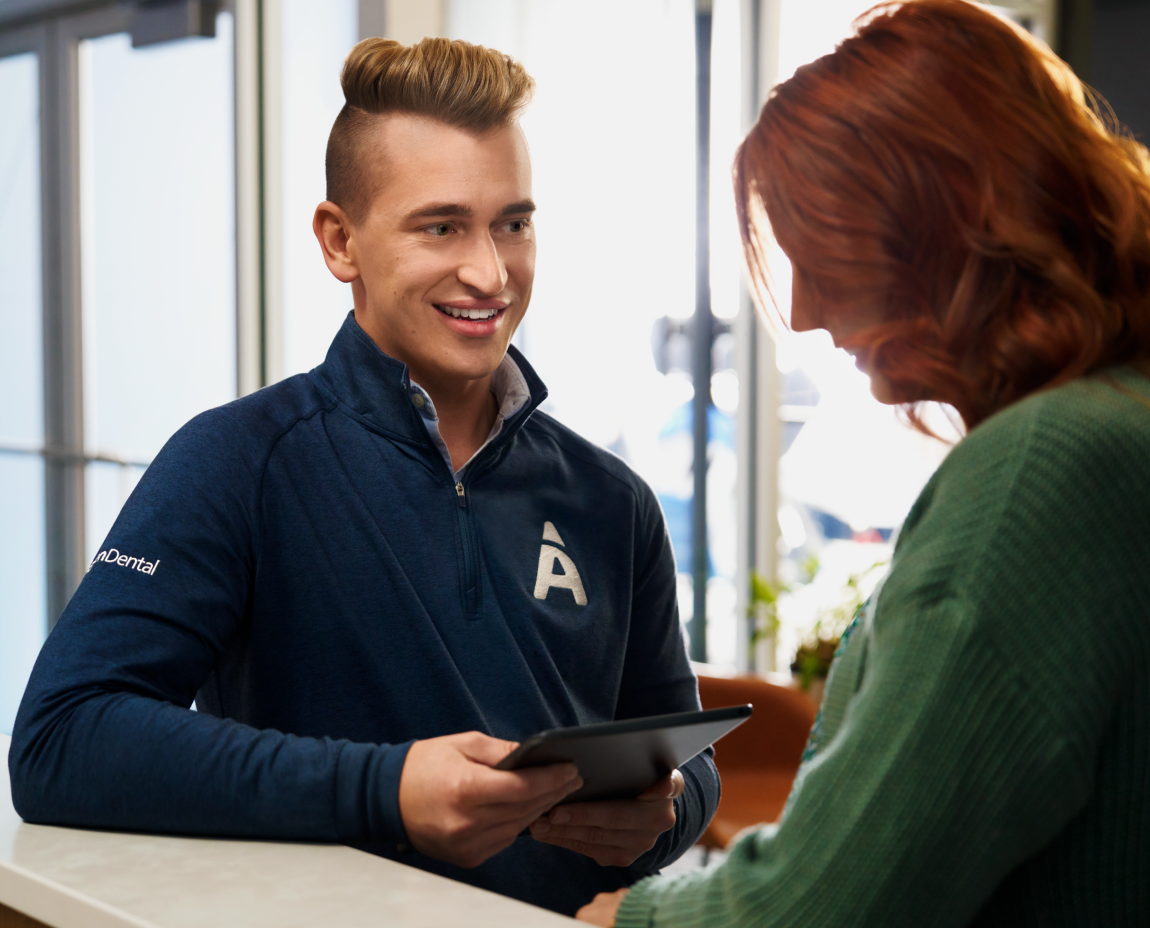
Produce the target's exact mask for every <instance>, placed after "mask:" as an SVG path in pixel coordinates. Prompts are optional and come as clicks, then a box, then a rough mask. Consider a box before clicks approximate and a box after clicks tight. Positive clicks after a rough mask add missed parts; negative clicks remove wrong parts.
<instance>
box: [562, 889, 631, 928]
mask: <svg viewBox="0 0 1150 928" xmlns="http://www.w3.org/2000/svg"><path fill="white" fill-rule="evenodd" d="M628 892H629V890H626V889H617V890H615V892H613V893H599V895H597V896H596V897H595V898H594V899H592V900H591V901H590V902H588V903H587V904H586V905H585V906H583V908H581V909H580V910H579V911H578V912H576V913H575V917H576V918H577V919H579V921H581V922H590V923H591V924H592V925H599V926H600V928H612V926H613V925H614V924H615V916H616V915H618V914H619V903H621V902H622V901H623V897H624V896H626V895H627V893H628Z"/></svg>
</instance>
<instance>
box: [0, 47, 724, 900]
mask: <svg viewBox="0 0 1150 928" xmlns="http://www.w3.org/2000/svg"><path fill="white" fill-rule="evenodd" d="M343 84H344V92H345V95H346V97H347V100H348V104H347V106H346V107H345V108H344V111H343V112H342V113H341V114H340V116H339V118H338V119H337V120H336V123H335V126H334V128H333V129H332V135H331V140H330V142H329V147H328V196H329V199H328V201H326V202H324V203H322V204H320V206H319V208H318V209H317V210H316V215H315V222H314V227H315V232H316V235H317V238H318V239H319V242H320V245H321V247H322V249H323V255H324V259H325V260H326V261H327V264H328V267H329V268H330V269H331V271H332V273H334V274H335V275H336V277H338V278H339V279H340V280H343V281H347V282H350V283H351V285H352V293H353V298H354V303H355V309H354V311H353V312H352V313H351V314H349V317H348V319H347V320H346V321H345V322H344V325H343V328H342V329H341V331H340V332H339V334H338V335H337V336H336V339H335V341H334V342H333V344H332V346H331V350H330V351H329V353H328V356H327V359H326V360H325V362H324V363H323V364H321V365H320V366H319V367H318V368H316V369H315V370H314V371H312V372H311V373H310V374H308V375H306V376H304V375H301V376H297V377H292V378H289V379H288V380H285V381H283V382H282V383H279V384H277V385H275V386H273V387H269V388H267V389H265V390H261V391H259V392H258V393H256V394H254V395H252V396H249V397H245V398H244V399H241V400H238V401H237V402H235V403H231V404H229V405H228V406H225V407H222V408H220V409H216V410H212V411H210V412H207V413H204V414H203V415H201V416H199V417H197V418H196V419H194V420H193V421H192V422H190V423H189V424H188V425H187V426H185V427H184V428H183V429H181V430H180V432H179V433H177V435H176V436H175V437H173V439H172V440H171V441H170V442H169V443H168V445H167V446H166V447H165V448H164V450H163V451H162V452H161V454H160V455H159V457H158V458H157V459H156V461H155V462H154V464H153V465H152V466H151V467H150V468H149V469H148V471H147V473H146V474H145V476H144V479H143V480H142V481H141V482H140V485H139V487H138V488H137V490H136V491H135V492H134V493H133V494H132V498H131V499H130V500H129V502H128V503H127V505H126V506H125V507H124V510H123V512H122V513H121V515H120V518H119V519H118V520H117V522H116V525H115V526H114V528H113V529H112V532H111V534H110V535H109V536H108V539H107V541H106V542H105V544H104V547H103V549H102V551H101V553H100V554H99V555H98V556H97V558H96V560H95V561H94V562H93V564H92V567H91V568H90V571H89V573H88V576H87V577H86V578H85V580H84V582H83V583H82V584H81V586H80V589H79V590H78V591H77V593H76V595H75V597H74V598H73V600H72V602H71V603H70V604H69V606H68V608H67V610H65V613H64V615H63V617H62V618H61V620H60V622H59V623H58V625H57V626H56V628H55V630H54V631H53V633H52V635H51V636H50V638H49V640H48V642H47V644H46V645H45V646H44V650H43V652H42V654H41V656H40V659H39V661H38V662H37V665H36V669H35V671H34V672H33V675H32V679H31V681H30V683H29V685H28V690H27V692H26V694H25V697H24V702H23V705H22V706H21V709H20V714H19V717H18V719H17V724H16V731H15V733H14V736H13V742H12V749H11V754H10V762H9V763H10V767H11V771H12V784H13V798H14V801H15V803H16V808H17V809H18V811H19V812H20V813H21V815H23V816H24V817H25V818H26V819H28V820H30V821H37V822H52V823H60V824H70V825H82V826H92V827H103V828H118V829H139V830H149V831H172V832H180V833H188V834H217V835H219V834H226V835H237V836H252V837H280V838H295V839H312V840H328V841H334V840H339V841H344V842H347V843H351V844H354V845H357V846H361V847H363V848H365V849H367V850H370V851H373V852H375V853H378V854H382V855H384V856H389V857H395V858H397V859H401V860H404V861H406V862H409V863H412V864H414V865H416V866H419V867H423V868H424V869H427V870H431V871H434V872H437V873H442V874H446V875H449V876H452V877H455V878H457V879H462V880H465V881H467V882H470V883H473V884H475V885H478V886H482V887H485V888H488V889H493V890H496V891H498V892H502V893H506V894H508V895H511V896H515V897H517V898H520V899H523V900H526V901H529V902H533V903H536V904H538V905H543V906H547V907H549V908H552V909H556V910H558V911H563V912H568V913H573V912H574V911H575V909H576V908H578V906H579V905H581V904H583V903H584V902H586V901H587V900H588V899H590V898H591V897H592V896H593V895H594V894H595V893H596V892H601V891H606V890H614V889H617V888H619V887H622V886H626V885H629V884H631V883H633V882H634V881H635V880H636V879H638V878H639V877H641V876H643V875H645V874H648V873H650V872H652V871H654V870H656V869H658V868H659V867H660V866H662V865H663V864H665V863H667V862H669V861H670V860H672V859H674V858H675V857H677V856H678V855H679V854H681V853H682V852H683V851H684V850H685V849H686V848H687V847H688V846H690V844H691V843H692V842H693V841H694V840H695V838H696V837H697V836H698V835H699V833H700V832H701V831H702V829H703V828H704V827H705V825H706V823H707V821H708V820H709V819H710V816H711V814H712V813H713V811H714V808H715V805H716V804H717V800H718V778H717V775H716V773H715V769H714V766H713V764H712V762H711V759H710V757H709V756H708V755H702V756H700V757H698V758H696V759H694V760H693V761H691V762H690V763H689V764H687V765H685V767H684V769H683V770H682V771H676V772H675V773H674V774H673V775H672V776H670V777H668V778H667V779H666V780H664V781H663V782H662V783H660V784H657V786H656V787H655V788H653V789H652V790H650V791H648V793H646V794H644V796H643V797H640V798H639V799H636V800H628V801H620V802H600V803H586V804H571V805H567V806H564V805H562V800H563V798H564V797H565V796H567V795H568V794H569V793H571V792H572V791H573V790H575V789H577V788H578V787H579V785H580V783H581V781H580V780H579V778H578V775H577V771H575V770H574V768H573V767H571V766H570V765H557V766H553V767H546V768H538V769H534V770H528V771H522V772H501V771H496V770H494V769H492V767H493V765H494V764H496V763H497V762H498V761H499V760H501V759H502V758H503V757H504V756H505V755H506V754H507V753H508V752H509V751H510V750H511V749H512V747H513V746H514V743H515V742H517V741H518V740H520V739H522V738H524V737H527V736H529V735H531V734H533V733H534V732H536V731H538V730H540V729H544V728H555V727H560V726H566V725H576V724H581V723H588V722H597V721H604V720H609V719H614V718H626V717H635V716H643V715H650V714H656V713H663V712H674V711H680V710H685V709H692V708H696V707H697V706H698V697H697V694H696V683H695V679H694V677H693V675H692V673H691V670H690V666H689V664H688V662H687V659H686V655H685V653H684V650H683V641H682V636H681V633H680V629H679V621H678V617H677V614H676V607H675V582H674V580H675V575H674V564H673V560H672V556H671V548H670V544H669V542H668V539H667V535H666V531H665V529H664V525H663V519H662V515H661V513H660V511H659V508H658V505H657V503H656V502H655V498H654V496H653V494H652V493H651V492H650V490H649V489H648V488H647V487H646V485H644V484H643V482H642V481H641V480H639V479H638V478H637V477H636V476H635V475H634V474H633V473H632V472H631V471H630V470H629V469H628V468H627V467H626V466H625V465H623V464H622V463H621V462H620V461H618V460H617V459H616V458H614V457H612V456H611V455H610V454H607V453H606V452H604V451H601V450H600V449H598V448H595V447H594V446H592V445H590V444H588V443H587V442H586V441H584V440H582V439H580V438H579V437H578V436H576V435H574V434H573V433H571V432H570V431H568V430H567V429H565V428H564V427H562V426H561V425H559V424H558V423H556V422H555V421H553V420H552V419H550V418H548V417H547V416H545V415H543V414H542V413H539V412H538V411H536V409H537V407H538V405H539V404H540V403H541V402H542V401H543V399H544V397H545V396H546V391H545V388H544V386H543V384H542V382H541V381H540V380H539V378H538V377H537V376H536V375H535V373H534V372H533V371H532V370H531V368H530V367H529V366H528V365H527V362H526V361H525V360H524V359H523V357H522V356H521V355H519V354H518V353H517V352H516V351H515V350H514V349H509V347H508V346H509V342H510V339H511V336H512V334H513V333H514V331H515V328H516V326H517V325H518V323H519V321H520V320H521V319H522V318H523V314H524V312H525V311H526V310H527V306H528V303H529V301H530V297H531V285H532V279H533V274H534V258H535V237H534V231H533V227H532V221H531V218H532V213H533V211H534V208H535V207H534V204H533V203H532V201H531V171H530V162H529V158H528V154H527V146H526V144H525V141H524V139H523V135H522V133H521V131H520V129H519V126H518V123H517V121H516V120H517V114H518V112H519V110H520V109H521V108H522V106H523V105H524V104H525V103H526V102H527V99H528V97H529V95H530V91H531V86H532V85H531V80H530V78H529V77H528V76H527V75H526V73H525V72H524V71H523V70H522V68H521V67H520V66H519V65H518V64H516V63H515V62H513V61H511V60H509V59H507V58H506V57H505V56H502V55H500V54H498V53H496V52H492V51H489V50H486V49H481V48H478V47H475V46H470V45H467V44H465V43H460V42H449V41H447V40H444V39H427V40H424V41H423V42H422V43H420V44H419V45H417V46H413V47H410V48H405V47H403V46H399V45H398V44H396V43H394V42H385V41H383V40H379V39H375V40H369V41H367V42H364V43H361V44H360V45H359V46H357V47H356V49H355V50H353V51H352V53H351V55H350V56H349V58H348V61H347V64H346V66H345V69H344V74H343ZM603 296H604V295H603V294H602V293H598V294H596V298H602V297H603ZM604 337H610V333H604ZM593 360H594V359H590V358H589V359H588V364H589V365H590V364H592V363H593ZM141 565H143V566H141ZM193 699H194V700H195V701H196V705H197V708H198V709H199V711H198V712H192V711H189V709H188V707H189V706H190V705H191V703H192V701H193ZM460 732H465V733H464V734H460ZM557 804H558V807H557V808H554V809H553V807H555V806H556V805H557ZM552 809H553V811H551V812H550V813H548V810H552ZM527 829H529V832H528V831H527Z"/></svg>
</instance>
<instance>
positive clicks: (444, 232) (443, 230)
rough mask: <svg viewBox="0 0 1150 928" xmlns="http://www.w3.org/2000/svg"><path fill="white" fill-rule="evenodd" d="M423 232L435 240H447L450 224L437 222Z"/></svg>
mask: <svg viewBox="0 0 1150 928" xmlns="http://www.w3.org/2000/svg"><path fill="white" fill-rule="evenodd" d="M424 231H425V232H428V233H429V234H431V235H433V236H435V238H447V236H448V235H450V234H451V223H450V222H437V223H436V224H435V225H433V226H428V227H427V228H426V229H425V230H424Z"/></svg>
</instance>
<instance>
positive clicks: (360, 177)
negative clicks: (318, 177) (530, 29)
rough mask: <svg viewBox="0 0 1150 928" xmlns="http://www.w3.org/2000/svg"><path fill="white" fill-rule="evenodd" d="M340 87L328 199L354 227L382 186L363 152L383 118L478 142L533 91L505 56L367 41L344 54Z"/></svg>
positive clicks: (449, 43) (428, 43) (440, 44)
mask: <svg viewBox="0 0 1150 928" xmlns="http://www.w3.org/2000/svg"><path fill="white" fill-rule="evenodd" d="M340 84H341V85H342V87H343V96H344V99H345V100H346V101H347V102H346V103H345V104H344V107H343V109H342V110H340V113H339V115H338V116H337V117H336V120H335V124H334V125H333V126H332V128H331V135H330V136H329V137H328V141H327V158H326V168H327V199H328V200H330V201H331V202H332V203H335V204H336V205H337V206H340V207H342V208H343V209H344V211H345V212H347V214H348V215H349V216H350V217H351V219H352V221H353V222H358V221H359V220H360V219H362V218H363V216H364V215H365V214H366V212H367V210H368V208H369V207H370V205H371V203H372V201H373V200H374V198H375V194H376V193H377V191H378V187H379V185H380V181H381V177H380V174H381V171H380V170H379V165H378V164H374V163H372V162H371V159H370V156H369V152H368V151H367V149H368V145H369V143H370V140H371V136H372V134H373V130H374V129H375V128H376V126H377V125H378V123H379V118H380V117H384V116H388V115H391V114H396V113H408V114H411V115H415V116H423V117H426V118H428V119H434V120H438V121H439V122H442V123H445V124H446V125H448V126H453V127H454V128H456V129H462V130H464V131H466V132H470V133H472V134H474V135H482V134H483V133H485V132H488V131H491V130H493V129H499V128H504V127H506V126H510V125H512V124H514V122H515V121H516V120H517V119H518V117H519V114H520V112H521V111H522V110H523V108H524V107H526V106H527V104H528V103H530V102H531V96H532V93H533V92H534V89H535V82H534V81H533V80H532V79H531V76H530V75H529V74H528V73H527V72H526V71H525V70H524V68H523V65H521V64H520V63H519V62H518V61H516V60H515V59H513V58H511V57H509V56H508V55H504V54H503V53H502V52H497V51H495V50H494V49H490V48H484V47H483V46H481V45H472V44H471V43H469V42H460V41H458V40H452V39H443V38H426V39H424V40H423V41H422V42H419V43H418V44H416V45H400V44H399V42H396V41H394V40H392V39H364V40H363V41H362V42H360V43H359V44H358V45H356V46H355V48H353V49H352V50H351V51H350V52H349V53H348V56H347V59H346V60H345V61H344V64H343V71H342V72H341V74H340ZM376 160H378V159H376Z"/></svg>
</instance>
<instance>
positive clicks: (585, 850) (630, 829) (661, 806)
mask: <svg viewBox="0 0 1150 928" xmlns="http://www.w3.org/2000/svg"><path fill="white" fill-rule="evenodd" d="M674 824H675V807H674V804H673V803H672V802H671V800H670V799H662V800H658V801H656V800H652V799H648V800H639V799H628V800H620V801H616V802H577V803H572V804H571V805H566V806H559V807H558V808H557V809H553V810H552V811H551V813H550V815H548V816H547V817H545V818H542V819H539V820H538V821H536V822H533V823H532V825H531V835H532V837H534V838H535V840H537V841H540V842H542V843H544V844H553V845H555V846H557V847H564V848H567V849H568V850H571V851H575V852H576V853H577V854H583V855H584V856H587V857H590V858H591V859H592V860H594V861H596V862H597V863H599V864H601V865H603V866H612V867H625V866H627V865H628V864H631V863H632V862H634V861H635V859H636V858H638V857H639V856H640V855H641V854H643V853H645V852H646V851H649V850H650V849H651V848H652V847H654V845H655V842H656V841H657V840H658V838H659V835H661V834H662V833H663V832H664V831H666V830H667V829H668V828H670V827H671V826H672V825H674Z"/></svg>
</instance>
